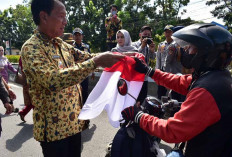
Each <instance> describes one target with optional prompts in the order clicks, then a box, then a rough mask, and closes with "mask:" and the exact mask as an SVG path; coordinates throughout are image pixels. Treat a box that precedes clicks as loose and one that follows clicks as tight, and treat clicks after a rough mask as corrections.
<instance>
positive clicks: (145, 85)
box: [137, 81, 148, 105]
mask: <svg viewBox="0 0 232 157" xmlns="http://www.w3.org/2000/svg"><path fill="white" fill-rule="evenodd" d="M147 89H148V81H144V82H143V86H142V88H141V91H140V93H139V96H138V98H137V102H138V101H139V102H140V104H141V105H142V103H143V101H144V100H145V98H146V97H147Z"/></svg>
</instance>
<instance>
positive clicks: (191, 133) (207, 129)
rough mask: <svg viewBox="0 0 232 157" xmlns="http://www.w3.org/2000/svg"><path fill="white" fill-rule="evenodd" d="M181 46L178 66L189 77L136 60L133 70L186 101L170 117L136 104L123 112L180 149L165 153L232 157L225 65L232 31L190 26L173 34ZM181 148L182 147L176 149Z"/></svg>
mask: <svg viewBox="0 0 232 157" xmlns="http://www.w3.org/2000/svg"><path fill="white" fill-rule="evenodd" d="M173 39H174V40H175V42H177V43H178V44H179V45H180V46H181V47H182V48H185V47H187V49H186V51H185V53H184V55H185V56H184V59H183V60H182V62H181V63H182V65H183V66H184V67H186V68H188V69H193V70H194V72H193V74H192V75H190V74H188V75H181V76H179V75H177V74H172V73H167V72H163V71H161V70H160V69H152V68H151V67H149V66H147V65H145V64H143V63H142V62H141V61H140V60H139V59H135V60H136V65H135V70H136V71H138V72H140V73H144V74H146V73H147V72H148V71H149V72H148V73H147V74H148V76H149V77H151V78H152V79H154V81H155V82H156V83H157V84H159V85H163V86H165V87H167V88H170V89H173V90H175V91H177V92H179V93H182V94H183V95H186V100H185V101H184V102H183V103H182V105H181V109H180V110H179V111H178V112H176V113H175V115H174V116H173V117H170V118H168V119H166V120H165V119H160V118H158V117H155V116H153V115H148V114H146V113H143V111H141V108H140V107H139V106H138V104H137V105H135V106H131V107H128V108H126V109H125V110H123V111H122V117H123V118H124V119H125V120H132V121H134V122H135V123H138V124H139V126H140V127H141V128H142V129H143V130H145V131H146V132H147V133H149V134H150V135H152V136H156V137H159V138H161V139H162V140H164V141H166V142H168V143H180V142H184V143H182V144H181V146H183V148H184V149H182V150H179V151H178V150H176V151H175V150H174V151H173V152H171V154H169V155H168V156H167V157H180V156H181V151H183V153H184V155H185V157H231V155H232V149H231V148H232V147H231V146H232V123H231V119H232V114H231V112H232V104H231V99H232V86H231V85H232V78H231V74H230V73H229V71H228V70H227V69H226V68H227V66H228V65H229V64H230V62H231V54H232V35H231V33H230V32H229V31H227V30H226V29H224V28H221V27H220V26H216V25H214V24H204V23H201V24H192V25H190V26H187V27H185V28H183V29H181V30H179V31H177V32H176V33H174V34H173ZM180 149H181V148H180Z"/></svg>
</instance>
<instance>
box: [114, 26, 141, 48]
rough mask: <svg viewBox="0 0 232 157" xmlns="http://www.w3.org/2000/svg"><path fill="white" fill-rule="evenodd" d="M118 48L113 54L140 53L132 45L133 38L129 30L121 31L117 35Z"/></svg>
mask: <svg viewBox="0 0 232 157" xmlns="http://www.w3.org/2000/svg"><path fill="white" fill-rule="evenodd" d="M116 40H117V46H116V47H115V48H112V50H111V52H138V49H137V48H136V47H134V46H132V45H131V43H132V41H131V37H130V34H129V32H128V31H127V30H125V29H121V30H119V31H118V32H117V33H116Z"/></svg>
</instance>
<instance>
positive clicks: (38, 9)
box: [21, 0, 125, 157]
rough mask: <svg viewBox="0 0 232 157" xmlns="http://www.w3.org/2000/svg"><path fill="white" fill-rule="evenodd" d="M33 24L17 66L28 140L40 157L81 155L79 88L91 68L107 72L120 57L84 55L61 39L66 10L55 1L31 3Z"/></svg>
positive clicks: (59, 2)
mask: <svg viewBox="0 0 232 157" xmlns="http://www.w3.org/2000/svg"><path fill="white" fill-rule="evenodd" d="M31 12H32V16H33V21H34V23H35V24H36V25H37V29H36V31H35V33H34V35H32V36H31V38H30V39H28V40H27V41H26V42H25V43H24V45H23V46H22V51H21V52H22V55H21V57H22V65H23V72H24V73H25V75H26V79H27V83H28V84H29V93H30V96H31V100H32V104H33V106H34V110H33V124H34V128H33V135H34V138H35V139H36V140H37V141H39V142H40V145H41V147H42V152H43V155H44V156H45V157H51V156H59V157H67V156H75V157H79V156H81V132H82V131H83V130H84V129H86V127H87V123H86V121H85V120H80V119H78V116H79V114H80V111H81V109H82V106H83V104H82V102H81V100H82V92H81V89H80V88H81V87H80V83H81V82H82V81H83V80H84V79H85V78H86V77H87V76H88V75H89V74H90V73H92V72H93V71H94V70H95V69H96V68H97V67H103V68H105V67H111V66H112V65H114V64H115V63H116V62H118V61H119V60H121V59H123V58H124V57H125V56H124V55H121V54H112V53H100V54H89V53H86V52H84V51H80V50H78V49H76V48H74V47H73V46H72V45H70V44H67V43H66V42H64V41H63V40H62V39H61V38H59V37H60V36H61V35H62V34H63V33H64V29H65V26H66V24H67V19H66V17H67V16H66V8H65V6H64V4H63V3H62V2H61V1H59V0H32V2H31Z"/></svg>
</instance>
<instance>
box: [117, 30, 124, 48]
mask: <svg viewBox="0 0 232 157" xmlns="http://www.w3.org/2000/svg"><path fill="white" fill-rule="evenodd" d="M117 43H118V45H119V46H121V47H123V46H124V44H125V38H124V35H123V34H122V33H121V32H119V33H118V34H117Z"/></svg>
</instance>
